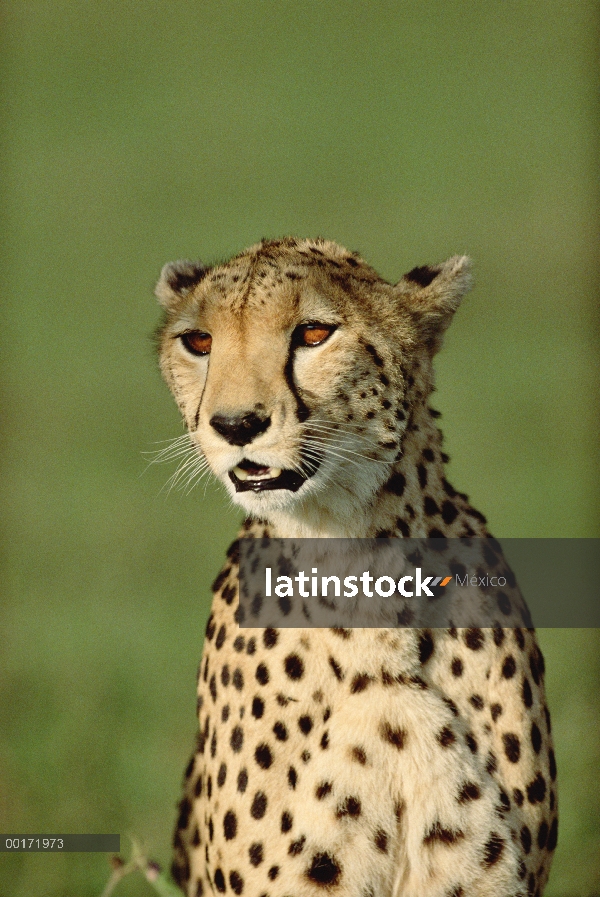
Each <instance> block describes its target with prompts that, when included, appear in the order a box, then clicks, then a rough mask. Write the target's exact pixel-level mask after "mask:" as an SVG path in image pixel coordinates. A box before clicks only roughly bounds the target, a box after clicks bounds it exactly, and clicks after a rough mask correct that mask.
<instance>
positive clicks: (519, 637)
mask: <svg viewBox="0 0 600 897" xmlns="http://www.w3.org/2000/svg"><path fill="white" fill-rule="evenodd" d="M513 635H514V637H515V641H516V643H517V645H518V646H519V648H520V649H521V651H522V650H523V648H524V647H525V636H524V635H523V630H522V629H515V630H514V632H513Z"/></svg>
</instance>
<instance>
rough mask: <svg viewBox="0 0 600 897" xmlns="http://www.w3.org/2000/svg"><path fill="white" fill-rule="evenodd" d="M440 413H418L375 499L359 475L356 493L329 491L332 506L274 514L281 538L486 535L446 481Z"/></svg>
mask: <svg viewBox="0 0 600 897" xmlns="http://www.w3.org/2000/svg"><path fill="white" fill-rule="evenodd" d="M436 416H437V415H436V413H435V412H432V411H431V410H430V409H429V408H428V407H427V406H426V405H418V406H416V407H414V408H413V412H412V414H411V418H410V420H409V423H408V424H407V428H406V431H405V433H404V437H403V440H402V449H401V453H399V457H398V459H397V460H396V461H395V462H394V463H393V464H391V465H390V466H389V468H387V469H386V470H385V475H384V476H383V477H382V482H381V485H380V487H379V489H378V491H377V492H376V493H375V495H372V494H371V495H365V494H363V493H362V492H361V483H360V475H359V476H358V477H357V481H356V485H355V488H354V489H353V491H352V492H349V491H347V490H346V491H344V492H342V493H340V492H334V491H333V490H332V491H331V493H329V492H328V494H327V497H328V503H327V504H326V505H325V504H321V503H319V504H317V503H314V504H308V503H307V505H306V506H303V507H302V508H301V509H300V511H299V512H295V513H294V514H288V513H285V512H281V513H273V514H272V515H271V517H270V521H269V522H270V524H271V534H272V536H273V537H277V538H353V539H359V538H373V537H385V536H394V537H405V538H409V537H410V538H427V537H430V536H431V537H433V536H439V535H444V536H474V535H485V534H486V530H485V525H484V524H485V519H484V518H483V517H482V515H480V514H479V513H478V512H477V511H474V510H473V509H472V508H471V507H470V506H469V501H468V498H467V496H466V495H464V494H463V493H459V492H457V491H456V490H455V489H453V488H452V486H450V484H449V483H448V482H447V480H446V478H445V471H444V464H445V461H446V460H447V456H446V455H445V454H444V453H443V452H442V434H441V432H440V430H439V428H438V427H437V425H436V422H435V417H436Z"/></svg>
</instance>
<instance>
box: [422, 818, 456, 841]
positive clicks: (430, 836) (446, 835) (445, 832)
mask: <svg viewBox="0 0 600 897" xmlns="http://www.w3.org/2000/svg"><path fill="white" fill-rule="evenodd" d="M464 836H465V835H464V832H461V831H460V829H458V830H456V831H452V830H451V829H448V828H444V827H443V826H442V824H441V823H440V822H435V823H434V824H433V825H432V827H431V828H430V829H429V831H428V832H427V833H426V835H425V837H424V838H423V843H424V844H435V843H436V842H437V843H440V844H448V845H451V844H456V843H457V842H458V841H460V840H461V839H462V838H464Z"/></svg>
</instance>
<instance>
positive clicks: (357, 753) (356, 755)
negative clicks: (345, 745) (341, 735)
mask: <svg viewBox="0 0 600 897" xmlns="http://www.w3.org/2000/svg"><path fill="white" fill-rule="evenodd" d="M352 759H353V760H356V762H357V763H360V765H361V766H364V765H365V763H366V762H367V755H366V754H365V752H364V751H363V749H362V748H360V747H353V748H352Z"/></svg>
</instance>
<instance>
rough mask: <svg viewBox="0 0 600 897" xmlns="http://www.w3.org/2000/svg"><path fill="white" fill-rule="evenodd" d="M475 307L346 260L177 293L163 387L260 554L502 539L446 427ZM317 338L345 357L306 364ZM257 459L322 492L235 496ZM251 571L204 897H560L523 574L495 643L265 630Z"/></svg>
mask: <svg viewBox="0 0 600 897" xmlns="http://www.w3.org/2000/svg"><path fill="white" fill-rule="evenodd" d="M469 283H470V277H469V263H468V260H467V259H466V258H464V257H455V258H453V259H450V260H449V261H448V262H446V263H444V264H442V265H439V266H435V267H428V266H421V267H417V268H413V270H412V271H410V272H409V273H408V274H407V275H405V277H404V278H402V279H401V280H400V281H399V283H397V284H395V285H392V284H389V283H387V282H385V281H384V280H382V279H381V278H380V277H379V276H378V275H377V273H376V272H375V271H374V270H373V269H372V268H371V267H369V266H368V265H367V264H366V263H365V262H364V261H363V260H362V259H361V258H360V257H359V256H358V255H356V254H355V253H350V252H348V251H347V250H345V249H343V248H342V247H340V246H338V245H336V244H335V243H331V242H326V241H323V240H295V239H293V238H285V239H283V240H277V241H263V242H262V243H260V244H258V245H256V246H253V247H252V248H251V249H249V250H247V251H246V252H244V253H242V254H241V255H239V256H236V257H235V258H233V259H232V260H231V261H229V262H227V263H226V264H223V265H219V266H215V267H212V268H206V267H204V266H202V265H199V264H195V263H191V262H185V263H176V264H174V265H170V266H166V267H165V269H163V273H162V276H161V279H160V281H159V284H158V286H157V295H158V298H159V300H160V301H161V303H162V305H163V307H164V309H165V321H164V324H163V326H162V328H161V332H160V345H161V352H160V363H161V369H162V372H163V374H164V376H165V379H166V380H167V383H168V384H169V386H170V388H171V390H172V392H173V394H174V396H175V399H176V401H177V403H178V405H179V407H180V409H181V412H182V415H183V418H184V420H185V423H186V425H187V428H188V431H189V434H190V439H191V441H192V443H193V445H194V447H195V449H196V450H197V452H198V453H199V456H202V457H203V458H205V459H206V461H207V463H208V464H209V465H210V468H211V470H212V471H213V473H214V474H215V475H216V476H217V477H218V478H220V479H221V480H222V481H223V483H224V484H225V486H226V487H227V489H228V490H229V492H230V494H231V496H232V498H233V499H234V500H235V501H237V502H238V503H239V504H240V505H241V506H242V507H243V508H244V509H245V510H246V512H247V520H246V523H245V524H244V528H243V530H242V533H241V535H242V536H243V537H245V538H260V537H262V536H290V537H296V536H300V537H302V536H319V537H330V536H344V537H365V536H383V535H385V536H392V537H409V536H412V537H427V536H432V537H433V536H441V535H444V536H487V535H488V533H487V529H486V523H485V518H484V517H483V516H482V515H481V514H480V513H479V512H478V511H476V510H475V509H474V508H472V507H471V505H470V503H469V500H468V498H467V496H466V495H464V494H463V493H459V492H457V491H456V490H455V489H454V488H453V487H452V486H451V485H450V483H449V482H448V481H447V479H446V477H445V473H444V464H445V463H446V461H447V460H448V459H447V456H446V455H445V454H444V452H443V449H442V436H441V433H440V430H439V429H438V425H437V419H438V417H439V414H438V413H437V412H436V411H434V410H433V409H431V408H430V406H429V397H430V394H431V392H432V389H433V368H432V358H433V356H434V354H435V353H436V352H437V351H438V349H439V348H440V346H441V340H442V336H443V333H444V331H445V329H446V327H447V326H448V324H449V323H450V320H451V317H452V315H453V313H454V311H455V310H456V308H457V307H458V304H459V302H460V299H461V297H462V295H463V294H464V292H465V291H466V290H467V289H468V287H469ZM311 322H313V323H314V322H321V323H325V324H327V325H328V326H329V327H330V328H332V329H331V333H330V335H329V336H328V338H326V339H325V340H323V342H322V343H321V344H319V345H317V346H306V345H300V344H298V342H297V340H296V337H295V334H297V332H298V328H299V327H301V326H302V325H306V324H307V323H311ZM187 332H200V333H203V334H210V335H211V336H212V348H211V351H210V355H202V356H194V355H191V354H190V353H189V352H188V351H186V348H185V345H183V344H182V337H181V334H184V333H187ZM219 421H220V422H221V423H222V422H223V421H227V422H228V423H227V427H229V429H228V430H227V429H225V430H224V432H225V433H226V435H225V436H224V435H223V432H220V431H219V430H218V429H217V426H216V423H218V422H219ZM267 421H268V423H266V422H267ZM232 422H233V423H232ZM232 427H233V428H234V429H232ZM242 427H246V431H247V440H248V441H247V442H244V438H245V437H244V432H245V431H244V430H243V429H240V428H242ZM221 429H223V427H222V428H221ZM240 433H241V435H240ZM240 443H241V444H240ZM248 459H249V461H250V462H252V463H253V464H256V465H261V466H264V467H269V468H277V469H286V470H292V471H296V472H299V474H302V476H304V477H306V478H305V479H304V480H303V481H302V484H301V486H300V487H299V488H298V489H296V490H295V491H293V490H291V489H288V490H283V489H281V490H266V491H257V492H254V491H252V490H249V491H244V492H236V491H235V488H234V483H233V482H232V480H231V477H230V475H229V473H230V471H232V470H233V469H234V468H235V466H236V465H239V464H240V462H242V461H244V460H248ZM238 558H239V552H238V547H237V543H234V544H233V546H232V547H231V549H230V550H229V553H228V558H227V561H226V564H225V566H224V568H223V570H222V572H221V573H220V574H219V576H218V577H217V579H216V581H215V584H214V600H213V606H212V612H211V615H210V617H209V620H208V623H207V627H206V638H205V644H204V652H203V657H202V661H201V664H200V668H199V678H198V716H199V734H198V740H197V746H196V749H195V751H194V754H193V756H192V758H191V760H190V763H189V766H188V768H187V771H186V781H185V788H184V795H183V798H182V800H181V803H180V807H179V817H178V820H177V826H176V831H175V836H174V847H175V860H174V864H173V872H174V875H175V878H176V880H177V881H178V883H179V884H180V886H181V887H182V889H183V890H184V891H185V893H186V894H188V895H190V897H202V895H203V894H205V893H206V894H208V893H210V894H231V893H232V894H235V895H245V897H285V895H288V897H314V895H317V894H332V895H333V894H336V895H344V897H346V895H347V897H351V895H352V897H376V895H377V897H379V895H381V897H384V895H385V897H387V895H390V897H392V895H394V897H475V895H495V897H509V895H510V897H515V895H521V897H525V895H527V897H536V895H537V897H539V895H541V893H542V890H543V887H544V884H545V882H546V879H547V876H548V872H549V868H550V862H551V858H552V852H553V850H554V848H555V847H556V840H557V803H556V781H555V780H556V764H555V759H554V753H553V749H552V739H551V734H550V717H549V714H548V711H547V708H546V706H545V700H544V687H543V674H544V664H543V658H542V654H541V652H540V649H539V647H538V645H537V643H536V639H535V634H534V632H533V630H531V629H527V628H525V627H520V628H510V629H509V628H505V627H506V626H507V625H509V624H510V625H513V617H512V614H513V612H514V601H515V599H514V595H515V592H514V588H515V583H514V578H513V579H512V581H511V579H510V577H511V574H510V571H508V570H505V571H504V572H505V574H506V576H507V578H508V579H509V582H508V586H507V589H506V591H505V592H503V593H501V594H500V595H499V597H498V614H497V618H498V619H497V622H496V623H495V626H494V628H493V629H477V628H472V629H456V628H454V627H449V628H447V629H438V630H425V631H423V630H421V631H419V630H411V629H397V630H377V629H371V630H359V629H354V630H350V629H339V628H338V629H329V630H314V629H313V630H311V629H304V630H301V629H266V630H250V629H247V630H244V629H240V627H239V626H238V624H237V621H236V608H237V605H238V602H237V575H238ZM496 562H497V559H496ZM405 622H406V623H407V624H408V623H410V620H407V621H405ZM503 623H504V624H505V627H504V628H503V625H502V624H503Z"/></svg>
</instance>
